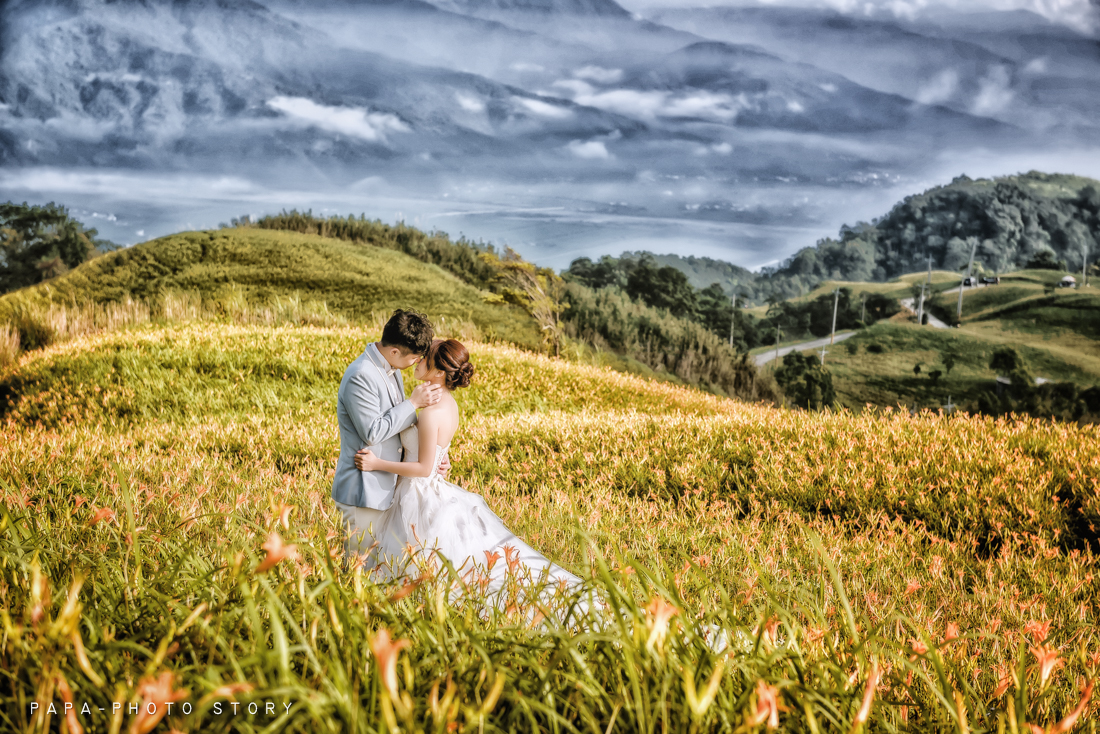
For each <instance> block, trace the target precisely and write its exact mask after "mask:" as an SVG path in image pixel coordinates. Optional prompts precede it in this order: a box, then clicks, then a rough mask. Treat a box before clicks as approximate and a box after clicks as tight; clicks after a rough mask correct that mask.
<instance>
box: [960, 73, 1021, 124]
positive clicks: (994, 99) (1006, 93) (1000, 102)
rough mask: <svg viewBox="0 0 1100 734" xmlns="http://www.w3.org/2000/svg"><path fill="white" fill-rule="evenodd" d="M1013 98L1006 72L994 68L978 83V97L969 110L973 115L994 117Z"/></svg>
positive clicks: (1013, 94)
mask: <svg viewBox="0 0 1100 734" xmlns="http://www.w3.org/2000/svg"><path fill="white" fill-rule="evenodd" d="M1014 96H1015V93H1014V92H1013V91H1012V88H1011V81H1010V80H1009V78H1008V71H1007V70H1006V69H1005V68H1004V67H1003V66H996V67H994V68H993V69H991V70H990V72H989V74H988V75H987V76H985V77H984V78H982V80H981V81H980V82H978V96H977V97H975V98H974V104H973V105H971V108H970V109H971V112H973V113H974V114H975V115H994V114H996V113H998V112H1000V111H1001V110H1003V109H1004V108H1005V107H1007V106H1008V105H1009V103H1010V102H1012V98H1013V97H1014Z"/></svg>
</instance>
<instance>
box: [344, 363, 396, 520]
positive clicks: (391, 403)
mask: <svg viewBox="0 0 1100 734" xmlns="http://www.w3.org/2000/svg"><path fill="white" fill-rule="evenodd" d="M388 369H390V365H389V363H388V362H386V359H385V357H383V356H382V353H381V352H379V351H378V348H377V347H376V346H375V345H374V344H369V345H367V348H366V349H365V350H363V353H362V354H360V355H359V357H358V358H357V359H356V360H355V361H354V362H352V363H351V364H350V365H349V366H348V368H347V370H346V371H345V372H344V378H343V379H342V380H340V391H339V392H338V393H337V397H336V417H337V419H338V421H339V423H340V458H339V459H338V460H337V461H336V476H335V477H333V479H332V499H334V500H336V501H337V502H342V503H344V504H345V505H355V506H357V507H370V508H373V509H376V510H384V509H386V508H387V507H389V506H390V503H392V502H393V488H394V484H395V483H396V479H397V477H396V475H394V474H390V473H389V472H383V471H372V472H361V471H359V470H358V469H356V468H355V452H357V451H358V450H359V449H361V448H369V449H370V450H371V451H373V452H374V453H375V455H376V456H378V457H379V458H380V459H385V460H387V461H401V437H400V436H399V435H398V434H400V433H401V431H403V430H404V429H406V428H408V427H409V426H411V425H413V424H414V423H416V408H414V407H413V404H412V403H411V402H409V401H408V400H406V399H405V383H404V381H403V380H402V379H401V372H400V371H398V372H396V373H395V375H396V380H395V378H394V376H392V375H391V376H389V377H387V376H386V371H387V370H388ZM387 380H388V381H390V383H391V384H390V385H387V384H386V382H387Z"/></svg>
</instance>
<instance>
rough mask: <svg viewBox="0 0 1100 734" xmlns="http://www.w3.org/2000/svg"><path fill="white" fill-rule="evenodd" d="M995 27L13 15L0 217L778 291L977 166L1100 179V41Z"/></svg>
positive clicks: (628, 18)
mask: <svg viewBox="0 0 1100 734" xmlns="http://www.w3.org/2000/svg"><path fill="white" fill-rule="evenodd" d="M995 18H996V20H997V22H995V23H994V22H985V23H982V22H979V21H975V20H974V19H973V18H972V17H971V16H964V15H962V14H953V15H951V16H949V17H947V18H944V17H941V16H934V15H929V16H928V17H922V18H916V19H883V18H881V17H877V16H876V17H874V18H858V17H854V16H851V15H844V14H841V13H839V12H837V11H831V10H828V11H826V10H820V9H814V8H795V7H776V6H766V7H726V8H684V7H681V8H676V9H655V10H650V11H647V17H642V16H640V15H638V14H636V13H633V12H631V11H630V10H628V9H626V8H624V7H623V6H621V5H619V4H617V3H616V2H614V0H438V2H435V3H429V2H426V1H425V0H378V1H363V0H318V1H315V2H306V1H305V0H269V1H267V2H262V1H261V2H255V1H253V0H114V1H110V0H46V1H45V2H39V1H35V2H31V1H30V0H8V2H5V3H3V5H2V6H0V21H2V22H0V168H2V169H3V170H2V171H0V196H4V195H7V197H10V198H20V197H22V198H30V199H32V200H33V199H35V198H39V199H43V198H46V197H49V198H56V199H60V200H63V201H64V203H67V204H69V205H70V207H71V208H73V210H74V211H75V213H77V214H78V215H79V214H81V213H82V211H81V210H82V209H85V210H87V213H86V214H85V217H87V216H88V214H91V215H94V216H97V217H98V216H101V215H102V216H103V218H104V219H105V221H102V222H98V221H97V222H96V225H97V226H98V227H99V228H100V230H101V232H103V233H104V234H106V235H107V236H109V237H112V238H114V239H117V240H119V241H122V242H131V241H134V240H135V238H141V237H148V236H152V235H155V234H160V233H163V232H165V231H171V230H173V229H180V228H183V227H184V226H213V224H214V223H215V222H216V221H218V220H225V219H228V218H229V217H230V216H233V215H236V214H241V213H243V212H249V211H251V212H256V213H262V212H264V211H270V210H271V209H274V208H278V207H282V206H287V207H299V208H305V207H307V206H313V205H316V206H317V207H318V208H319V209H322V210H323V209H325V208H326V207H331V208H333V209H336V210H343V211H344V212H345V213H346V212H347V211H355V212H359V211H364V212H366V213H368V214H370V215H373V216H381V217H383V218H387V219H392V218H396V217H404V216H407V215H411V216H412V217H415V218H416V222H417V223H418V224H420V225H421V226H422V227H424V226H428V227H431V226H437V227H440V228H442V229H450V230H453V228H454V226H455V225H457V226H458V227H459V228H460V229H461V230H462V231H463V234H467V235H469V236H474V237H480V238H487V239H493V240H496V241H498V242H501V243H507V244H511V245H512V246H514V247H516V248H517V249H519V250H520V251H521V252H522V253H523V254H525V255H526V256H527V257H529V258H531V259H534V260H536V261H539V262H542V263H545V264H552V265H557V266H559V267H563V266H564V265H566V264H568V262H569V260H570V259H571V258H572V257H575V256H577V255H578V254H599V253H603V252H608V253H616V254H617V253H618V252H620V251H622V250H625V249H637V248H646V249H652V250H657V251H662V247H663V249H664V251H674V252H678V253H680V254H685V255H687V254H696V255H711V256H720V257H721V258H722V259H726V260H734V261H736V262H739V263H741V264H743V265H746V266H750V267H757V266H759V265H762V264H766V263H767V262H774V261H776V260H779V259H782V258H783V257H784V256H786V255H790V254H791V253H793V252H794V251H795V250H797V249H798V248H799V247H802V246H805V245H807V244H810V243H812V242H813V241H814V240H816V239H817V238H819V237H821V236H823V235H825V234H827V233H828V232H830V231H835V230H836V228H837V227H838V226H839V224H841V223H842V221H854V220H856V219H857V218H865V217H867V216H869V215H870V213H872V212H874V211H877V210H881V209H883V208H884V205H887V204H888V203H889V202H892V201H893V200H896V199H897V198H899V197H898V195H897V192H898V190H899V188H905V189H910V190H913V189H919V188H922V187H925V185H927V184H931V183H935V182H936V177H942V176H944V175H946V172H950V173H951V176H950V177H953V176H954V175H957V174H958V173H962V172H963V171H962V170H961V169H962V167H963V166H965V165H967V163H972V164H973V163H974V161H975V160H979V159H981V160H985V161H988V160H996V161H998V165H1011V164H1012V161H1014V160H1022V158H1020V156H1032V157H1035V156H1047V155H1052V156H1057V155H1062V154H1064V152H1065V151H1071V152H1073V153H1078V152H1080V151H1084V153H1085V155H1079V154H1077V155H1074V156H1072V160H1074V161H1076V162H1078V163H1079V164H1081V165H1084V166H1086V167H1087V166H1088V165H1091V163H1090V161H1091V160H1092V159H1091V158H1089V155H1088V154H1089V152H1090V151H1092V147H1091V146H1093V142H1092V141H1095V140H1097V139H1100V137H1098V136H1097V133H1098V132H1100V129H1098V123H1097V120H1100V116H1098V115H1097V114H1096V113H1097V112H1100V110H1098V109H1097V107H1098V106H1100V94H1098V93H1097V92H1100V88H1098V87H1100V52H1098V45H1097V41H1096V39H1094V38H1092V37H1090V36H1088V35H1086V34H1083V33H1081V32H1079V31H1075V30H1072V29H1070V28H1068V27H1065V26H1060V25H1056V24H1053V23H1050V22H1048V21H1045V20H1043V19H1042V18H1040V17H1039V16H1035V15H1030V14H1021V13H999V14H995ZM968 24H969V25H968ZM975 24H976V25H977V27H976V28H975V27H974V26H975ZM976 156H977V158H976ZM978 165H988V163H982V164H978ZM1046 167H1047V168H1050V166H1046ZM978 172H980V171H978ZM1006 172H1008V173H1012V172H1014V171H1006ZM1078 172H1080V173H1084V174H1089V173H1093V174H1095V173H1100V171H1090V170H1081V171H1078ZM950 177H948V180H950ZM192 219H194V220H197V221H191V220H192ZM183 220H186V221H183ZM661 243H664V244H663V246H662V244H661Z"/></svg>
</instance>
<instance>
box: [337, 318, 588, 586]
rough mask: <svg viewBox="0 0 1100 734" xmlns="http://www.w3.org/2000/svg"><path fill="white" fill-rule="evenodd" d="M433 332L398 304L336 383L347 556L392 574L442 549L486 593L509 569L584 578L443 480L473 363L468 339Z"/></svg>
mask: <svg viewBox="0 0 1100 734" xmlns="http://www.w3.org/2000/svg"><path fill="white" fill-rule="evenodd" d="M433 336H434V332H433V329H432V325H431V323H430V322H429V321H428V319H427V318H426V317H425V316H424V315H423V314H420V313H417V312H415V311H407V310H402V309H398V310H397V311H395V312H394V313H393V316H392V317H391V318H390V319H389V321H388V322H387V323H386V325H385V327H384V328H383V329H382V338H381V339H380V340H379V341H377V342H374V343H372V344H368V345H367V347H366V349H365V350H364V351H363V353H362V354H361V355H359V357H358V358H357V359H356V360H355V361H354V362H352V363H351V365H350V366H349V367H348V368H347V371H345V372H344V377H343V379H342V380H341V381H340V390H339V393H338V397H337V408H336V413H337V417H338V420H339V424H340V458H339V460H338V461H337V464H336V475H335V477H334V478H333V483H332V498H333V500H334V501H335V502H336V506H337V507H338V508H339V509H340V512H341V513H342V515H343V520H344V525H345V527H346V529H347V533H348V538H347V541H346V544H345V549H346V552H347V554H348V555H349V556H354V557H361V558H362V561H363V563H364V565H365V566H366V567H367V568H369V569H375V568H379V567H380V568H381V569H382V571H383V575H389V576H391V577H395V576H400V575H403V574H404V572H405V568H406V567H407V566H408V565H409V564H410V563H414V562H415V561H416V560H417V559H416V558H415V557H416V556H417V555H421V554H422V556H423V557H425V558H431V557H434V556H443V557H445V558H446V559H447V560H449V561H450V562H451V563H452V564H453V565H454V567H455V568H456V569H458V570H459V572H460V573H463V572H465V573H471V572H474V571H476V572H477V573H478V574H480V575H481V578H482V579H483V580H484V581H485V583H486V584H487V585H488V589H487V590H488V591H489V592H490V593H492V592H495V591H499V590H500V589H501V588H502V586H503V584H504V581H505V577H506V575H507V574H509V573H511V574H513V575H519V576H522V577H526V578H529V579H531V580H541V581H543V582H549V583H558V584H563V585H566V586H573V585H576V584H579V583H580V579H579V578H577V577H576V576H574V575H573V574H570V573H569V572H567V571H566V570H565V569H563V568H561V567H560V566H557V565H555V564H553V563H551V562H550V561H549V560H547V558H546V557H545V556H543V555H542V554H541V553H539V552H538V551H536V550H534V549H533V548H531V546H529V545H527V544H526V543H525V542H523V541H522V540H520V539H519V538H517V537H516V536H515V534H513V533H512V532H511V531H510V530H509V529H508V528H507V527H506V526H505V525H504V523H503V522H502V521H501V519H500V518H499V517H497V516H496V514H494V513H493V511H492V510H490V509H489V506H488V505H487V504H486V503H485V500H484V499H482V497H481V496H480V495H476V494H473V493H471V492H467V491H466V490H464V489H463V488H462V487H459V486H458V485H456V484H453V483H451V482H449V481H447V479H446V475H447V472H448V470H449V468H450V461H449V459H448V456H447V450H448V448H449V447H450V445H451V441H452V440H453V439H454V437H455V435H456V433H457V432H458V430H459V424H460V415H459V409H458V404H457V403H456V402H455V399H454V395H453V393H454V391H455V390H458V389H461V388H463V387H467V386H468V385H469V384H470V380H471V379H472V378H473V377H474V373H475V370H474V366H473V364H471V363H470V355H469V352H467V350H466V347H465V346H463V345H462V344H461V343H460V342H458V341H456V340H454V339H445V340H440V339H434V338H433ZM409 367H414V368H415V369H414V372H413V377H414V378H415V379H417V380H419V381H420V384H419V385H418V386H417V387H416V388H415V389H414V390H413V391H412V395H411V396H410V397H408V398H406V397H405V386H404V381H403V380H402V377H401V370H403V369H407V368H409ZM418 410H419V414H418V413H417V411H418ZM498 559H505V560H506V562H504V563H496V560H498Z"/></svg>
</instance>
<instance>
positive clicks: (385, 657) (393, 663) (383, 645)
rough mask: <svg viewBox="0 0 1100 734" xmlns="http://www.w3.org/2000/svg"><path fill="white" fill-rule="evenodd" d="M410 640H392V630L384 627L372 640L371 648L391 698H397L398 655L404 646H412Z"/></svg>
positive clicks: (383, 683)
mask: <svg viewBox="0 0 1100 734" xmlns="http://www.w3.org/2000/svg"><path fill="white" fill-rule="evenodd" d="M411 645H412V643H411V642H409V641H408V640H397V641H396V642H393V641H391V640H390V631H389V630H388V629H386V628H385V627H383V628H382V629H380V630H378V632H377V634H375V635H374V637H373V638H371V640H370V649H371V652H372V653H373V654H374V659H375V660H377V661H378V668H379V670H381V671H382V685H383V686H384V687H385V689H386V692H387V693H389V694H390V698H392V699H395V700H396V699H397V656H398V654H399V653H400V652H401V650H402V649H403V648H406V647H409V646H411Z"/></svg>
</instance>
